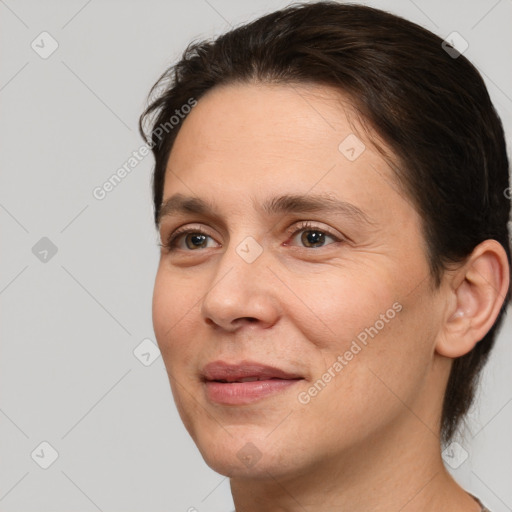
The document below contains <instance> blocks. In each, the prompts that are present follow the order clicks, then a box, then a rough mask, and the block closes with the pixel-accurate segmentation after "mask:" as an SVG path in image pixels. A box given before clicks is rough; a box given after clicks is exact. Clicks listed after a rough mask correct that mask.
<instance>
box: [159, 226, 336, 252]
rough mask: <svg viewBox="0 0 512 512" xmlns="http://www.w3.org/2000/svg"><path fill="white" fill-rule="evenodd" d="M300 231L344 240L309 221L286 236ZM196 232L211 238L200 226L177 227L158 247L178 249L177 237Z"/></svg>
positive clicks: (294, 234)
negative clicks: (314, 232) (316, 232)
mask: <svg viewBox="0 0 512 512" xmlns="http://www.w3.org/2000/svg"><path fill="white" fill-rule="evenodd" d="M301 231H318V232H320V233H323V234H325V235H327V236H329V237H331V238H332V239H333V240H334V241H335V242H343V241H344V240H343V239H342V238H340V237H339V236H337V235H335V234H334V233H332V232H331V231H329V230H328V229H325V228H323V227H320V226H317V225H315V224H313V223H312V222H311V221H302V222H300V223H299V225H298V226H296V227H295V228H294V229H293V230H289V231H288V232H287V236H288V237H289V238H290V239H292V238H295V236H296V235H297V234H298V233H300V232H301ZM192 233H193V234H198V235H205V236H208V237H210V238H213V237H212V236H211V235H210V234H209V233H207V232H206V231H204V230H203V229H201V228H190V227H188V228H178V229H177V230H176V231H174V232H173V233H171V235H170V236H169V237H168V238H167V241H166V242H165V243H163V244H162V243H161V244H159V246H160V247H162V248H164V249H167V251H168V252H173V251H176V250H178V249H177V247H176V244H177V242H178V241H179V239H180V238H181V237H182V236H184V235H187V234H192ZM327 245H331V244H327ZM321 247H325V246H321ZM321 247H314V248H311V247H302V249H319V248H321ZM184 250H185V251H188V252H194V251H193V250H190V249H184Z"/></svg>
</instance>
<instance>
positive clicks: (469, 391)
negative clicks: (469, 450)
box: [139, 1, 511, 443]
mask: <svg viewBox="0 0 512 512" xmlns="http://www.w3.org/2000/svg"><path fill="white" fill-rule="evenodd" d="M249 83H268V84H271V83H275V84H284V85H286V84H318V85H325V86H331V87H334V88H336V89H337V90H339V91H340V92H341V93H343V94H344V95H345V96H346V97H348V98H349V99H350V102H351V104H352V105H353V106H354V107H355V109H356V111H357V114H358V117H359V118H360V121H361V122H362V125H363V126H366V128H365V129H366V130H367V128H368V127H370V128H372V129H373V130H374V131H375V133H376V134H377V135H378V136H379V137H380V138H381V140H383V141H384V142H385V143H386V144H387V146H388V147H389V148H391V150H392V151H393V152H394V155H393V156H392V158H389V155H386V152H385V150H384V149H383V148H382V147H380V146H379V144H378V143H377V141H373V140H372V143H373V144H374V145H375V147H376V148H377V149H378V150H379V151H380V152H381V153H382V155H383V156H384V157H386V161H389V163H390V164H391V166H392V169H393V171H394V176H395V177H396V178H397V180H398V182H399V183H400V186H401V188H402V190H403V192H404V194H405V196H406V197H407V198H408V199H409V201H410V202H411V203H412V204H413V205H414V207H415V208H416V210H417V211H418V212H419V214H420V216H421V219H422V226H421V228H422V233H423V235H424V242H425V255H426V258H427V261H428V263H429V269H430V276H429V277H430V278H431V280H430V281H431V285H432V289H437V288H438V287H439V285H440V283H441V278H442V275H443V272H444V270H446V269H448V268H449V266H450V264H458V263H461V262H463V261H464V260H465V259H466V257H468V256H469V255H470V254H471V252H472V250H473V249H474V248H475V247H476V246H477V245H478V244H479V243H480V242H482V241H484V240H486V239H494V240H497V241H498V242H499V243H500V244H501V245H502V246H503V247H504V249H505V251H506V254H507V259H508V264H509V266H510V265H511V249H510V238H509V231H508V230H509V228H508V221H509V215H510V206H511V205H510V194H509V192H510V188H509V162H508V158H507V151H506V143H505V138H504V132H503V126H502V123H501V120H500V118H499V116H498V114H497V112H496V110H495V109H494V106H493V104H492V102H491V99H490V97H489V94H488V91H487V89H486V87H485V84H484V81H483V80H482V77H481V76H480V74H479V72H478V71H477V69H476V68H475V67H474V66H473V65H472V64H471V63H470V62H469V61H468V60H467V59H466V58H465V57H464V56H463V55H462V54H460V53H459V52H457V51H456V49H455V48H453V47H451V46H450V45H448V46H447V43H443V40H442V39H441V38H440V37H438V36H437V35H435V34H433V33H431V32H430V31H428V30H426V29H425V28H423V27H421V26H419V25H417V24H415V23H412V22H410V21H408V20H405V19H403V18H401V17H399V16H396V15H393V14H391V13H388V12H385V11H382V10H379V9H375V8H371V7H367V6H362V5H354V4H339V3H337V2H330V1H319V2H313V3H296V4H292V5H289V6H288V7H286V8H283V9H281V10H278V11H275V12H272V13H270V14H267V15H264V16H262V17H260V18H259V19H256V20H255V21H252V22H250V23H247V24H244V25H241V26H239V27H236V28H234V29H232V30H230V31H229V32H227V33H225V34H223V35H221V36H219V37H217V38H213V39H210V40H204V41H199V42H197V41H192V42H191V43H190V44H189V45H188V47H187V48H186V49H185V51H184V53H183V55H182V58H181V60H180V61H179V62H177V63H176V64H175V65H173V66H171V67H169V69H167V70H166V71H165V73H164V74H163V75H162V76H161V77H160V78H159V80H158V81H157V83H156V84H155V85H154V86H153V88H152V90H151V92H150V96H149V105H148V107H147V108H146V110H145V111H144V113H143V114H142V115H141V118H140V122H139V128H140V132H141V134H142V136H143V137H144V138H145V140H146V142H147V143H148V145H150V147H151V148H152V151H153V154H154V157H155V167H154V173H153V199H154V213H155V216H154V218H155V222H156V224H158V217H159V212H160V205H161V203H162V199H163V197H162V196H163V188H164V178H165V170H166V165H167V161H168V158H169V155H170V152H171V149H172V147H173V143H174V141H175V139H176V136H177V133H178V132H179V129H180V127H181V123H179V124H178V125H177V126H173V129H172V130H166V133H165V135H164V136H162V133H163V131H162V130H161V129H160V130H158V127H159V126H163V125H165V123H166V122H167V124H169V123H168V121H169V118H170V117H171V116H172V115H173V114H174V113H175V111H176V109H178V110H179V109H181V107H182V105H185V104H187V102H188V101H189V100H190V98H191V97H192V98H195V100H199V99H200V98H201V97H202V96H203V95H204V94H205V93H206V92H207V91H209V90H211V89H212V88H214V87H217V86H219V85H223V84H249ZM188 110H190V109H188ZM182 117H183V116H182ZM148 123H149V125H150V128H149V131H148V134H145V125H146V124H148ZM510 298H511V292H510V286H509V288H508V290H507V294H506V297H505V300H504V302H503V306H502V308H501V310H500V313H499V316H498V318H497V320H496V322H495V323H494V325H493V327H492V328H491V329H490V330H489V332H488V333H487V334H486V336H485V337H484V338H483V339H482V340H481V341H479V343H477V344H476V346H475V347H474V348H473V349H472V350H471V351H470V352H469V353H467V354H465V355H464V356H462V357H459V358H457V359H455V360H454V362H453V365H452V369H451V373H450V376H449V380H448V384H447V389H446V392H445V396H444V401H443V409H442V417H441V424H440V432H441V441H442V442H445V443H446V442H448V441H449V440H450V439H451V438H452V437H453V435H454V433H455V432H456V431H457V428H458V427H459V424H460V422H461V420H462V419H463V418H464V416H465V415H466V413H467V412H468V410H469V408H470V406H471V405H472V403H473V400H474V395H475V390H476V386H477V384H478V377H479V375H480V372H481V369H482V367H483V365H484V364H485V362H486V361H487V359H488V355H489V352H490V350H491V348H492V347H493V345H494V342H495V338H496V335H497V332H498V330H499V328H500V326H501V324H502V322H503V318H504V315H505V311H506V307H507V305H508V303H509V301H510ZM425 314H428V312H425Z"/></svg>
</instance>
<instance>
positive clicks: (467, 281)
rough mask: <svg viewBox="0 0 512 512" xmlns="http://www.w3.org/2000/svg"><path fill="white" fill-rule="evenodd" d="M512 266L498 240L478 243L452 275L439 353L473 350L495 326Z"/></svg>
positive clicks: (456, 354)
mask: <svg viewBox="0 0 512 512" xmlns="http://www.w3.org/2000/svg"><path fill="white" fill-rule="evenodd" d="M509 273H510V269H509V265H508V259H507V255H506V252H505V250H504V249H503V247H502V246H501V244H499V243H498V242H497V241H496V240H485V241H484V242H482V243H481V244H479V245H478V246H477V247H475V249H474V250H473V252H472V253H471V255H470V256H469V257H468V259H467V261H466V263H464V265H462V266H461V267H460V268H459V269H458V270H457V271H456V272H455V273H454V274H453V276H452V278H451V285H450V291H449V293H451V294H452V296H451V297H450V300H449V302H450V308H449V311H447V314H446V319H445V321H444V325H443V326H442V335H441V336H439V338H438V340H437V343H436V352H437V353H439V354H440V355H443V356H446V357H451V358H456V357H461V356H463V355H464V354H467V353H468V352H470V351H471V350H472V349H473V348H474V346H475V345H476V344H477V343H478V342H479V341H480V340H482V339H483V338H484V336H485V335H486V334H487V333H488V332H489V330H490V329H491V327H492V326H493V324H494V322H495V321H496V318H497V317H498V314H499V312H500V309H501V307H502V305H503V302H504V300H505V297H506V294H507V291H508V287H509V279H510V276H509Z"/></svg>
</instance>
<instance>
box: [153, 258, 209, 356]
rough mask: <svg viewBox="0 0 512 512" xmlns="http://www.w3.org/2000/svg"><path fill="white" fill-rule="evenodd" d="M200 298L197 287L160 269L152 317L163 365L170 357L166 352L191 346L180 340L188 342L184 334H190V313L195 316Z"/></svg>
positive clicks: (155, 288)
mask: <svg viewBox="0 0 512 512" xmlns="http://www.w3.org/2000/svg"><path fill="white" fill-rule="evenodd" d="M200 297H201V295H200V293H199V292H198V291H197V287H194V286H193V285H192V284H191V283H187V282H182V280H180V279H179V278H177V276H174V275H173V276H171V275H170V274H169V273H168V272H166V271H165V269H162V267H160V268H159V270H158V272H157V275H156V279H155V286H154V290H153V304H152V316H153V328H154V331H155V335H156V339H157V342H158V345H159V347H160V351H161V352H162V355H163V356H164V361H165V362H166V365H167V362H168V361H170V360H172V358H168V357H166V356H167V355H170V354H175V353H176V352H177V351H181V352H183V351H185V350H187V348H188V349H191V347H190V344H189V343H183V342H181V341H188V339H187V333H189V334H188V337H190V329H189V328H188V326H190V322H191V319H192V318H193V316H194V315H197V308H199V307H200V301H199V299H200ZM183 355H185V354H183Z"/></svg>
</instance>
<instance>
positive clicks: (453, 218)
mask: <svg viewBox="0 0 512 512" xmlns="http://www.w3.org/2000/svg"><path fill="white" fill-rule="evenodd" d="M140 130H141V133H142V134H143V136H144V137H145V139H146V141H147V143H148V145H149V146H150V147H151V148H152V151H153V154H154V157H155V167H154V174H153V198H154V208H155V210H154V212H155V217H154V219H155V224H156V226H157V228H158V230H159V234H160V237H161V254H160V262H159V266H158V271H157V275H156V279H155V286H154V296H153V325H154V330H155V335H156V339H157V341H158V345H159V348H160V350H161V353H162V357H163V360H164V362H165V367H166V371H167V373H168V376H169V381H170V385H171V388H172V392H173V396H174V400H175V403H176V406H177V409H178V411H179V413H180V416H181V418H182V420H183V423H184V425H185V427H186V428H187V430H188V432H189V433H190V435H191V437H192V438H193V440H194V442H195V443H196V445H197V447H198V449H199V451H200V452H201V454H202V456H203V458H204V460H205V462H206V463H207V464H208V465H209V466H210V467H211V468H213V469H214V470H215V471H217V472H219V473H221V474H223V475H227V476H228V477H229V478H230V486H231V492H232V495H233V502H234V505H235V508H236V510H237V511H240V512H241V511H243V512H254V511H261V510H265V511H278V510H279V511H285V510H286V511H303V510H315V511H316V512H324V511H340V510H347V511H348V510H350V511H351V512H362V511H365V512H367V511H369V510H374V511H377V510H383V511H384V510H385V511H391V510H395V511H398V510H400V511H402V512H413V511H423V512H429V511H431V512H434V511H435V512H477V511H480V510H486V509H485V508H484V507H483V505H482V504H481V503H480V502H479V501H478V499H477V498H476V497H474V496H472V495H471V494H470V493H469V492H467V491H466V490H464V489H463V488H462V487H461V486H460V485H459V484H458V483H457V482H456V481H455V480H454V479H453V478H452V477H451V476H450V474H449V473H448V471H447V470H446V468H445V466H444V463H443V458H442V455H441V450H442V448H443V447H445V446H447V445H448V443H449V442H450V440H452V439H453V436H454V434H455V433H456V432H457V429H458V428H459V427H460V426H461V424H462V423H461V422H462V421H463V419H464V417H465V414H466V413H467V411H468V408H469V407H470V405H471V404H472V402H473V397H474V393H475V387H476V385H477V382H478V376H479V374H480V371H481V369H482V367H483V365H484V363H485V362H486V360H487V358H488V356H489V353H490V351H491V349H492V347H493V344H494V342H495V339H496V335H497V333H498V331H499V328H500V326H501V324H502V322H503V318H504V315H505V309H506V306H507V304H508V303H509V301H510V278H509V274H510V264H511V251H510V243H509V236H510V233H509V228H508V221H509V215H510V195H509V194H507V192H506V191H507V190H510V188H509V187H510V184H509V174H508V172H509V164H508V158H507V153H506V146H505V140H504V133H503V128H502V123H501V121H500V118H499V116H498V115H497V113H496V111H495V109H494V107H493V105H492V102H491V100H490V98H489V94H488V92H487V90H486V87H485V85H484V82H483V80H482V78H481V76H480V75H479V73H478V71H477V70H476V69H475V67H474V66H473V65H472V64H471V63H470V62H469V61H468V60H467V59H466V58H465V57H464V56H463V55H462V54H461V53H460V52H458V50H456V48H455V47H454V46H453V45H449V44H448V45H447V43H446V42H444V41H443V40H441V39H440V38H439V37H438V36H436V35H434V34H433V33H431V32H429V31H428V30H426V29H424V28H422V27H420V26H418V25H416V24H414V23H412V22H409V21H407V20H405V19H402V18H400V17H398V16H395V15H393V14H390V13H387V12H385V11H382V10H378V9H375V8H371V7H367V6H363V5H356V4H351V5H345V4H340V3H337V2H326V1H320V2H313V3H299V4H292V5H289V6H287V7H285V8H283V9H281V10H278V11H276V12H272V13H270V14H267V15H264V16H262V17H260V18H259V19H256V20H255V21H252V22H250V23H247V24H245V25H241V26H239V27H236V28H234V29H232V30H230V31H229V32H227V33H225V34H223V35H221V36H219V37H217V38H214V39H212V40H206V41H195V42H191V43H190V44H189V46H188V47H187V48H186V50H185V52H184V54H183V56H182V58H181V60H179V62H177V63H176V64H175V65H173V66H171V67H170V68H169V69H167V70H166V71H165V72H164V74H163V75H162V76H161V78H160V79H159V80H158V82H157V83H156V84H155V86H154V88H153V89H152V92H151V93H150V96H149V99H148V106H147V108H146V110H145V111H144V113H143V114H142V116H141V119H140Z"/></svg>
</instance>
